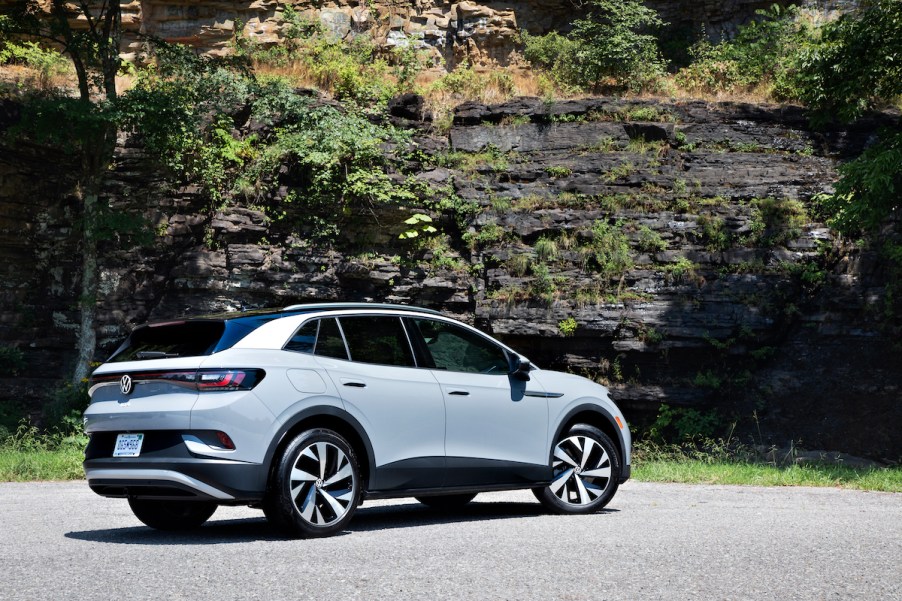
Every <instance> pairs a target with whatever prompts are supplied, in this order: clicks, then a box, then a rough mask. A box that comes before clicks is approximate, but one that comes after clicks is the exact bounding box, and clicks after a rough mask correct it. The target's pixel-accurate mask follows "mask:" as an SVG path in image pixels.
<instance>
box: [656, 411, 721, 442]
mask: <svg viewBox="0 0 902 601" xmlns="http://www.w3.org/2000/svg"><path fill="white" fill-rule="evenodd" d="M722 425H723V423H722V419H721V417H720V416H719V415H718V414H717V412H716V411H714V410H709V411H699V410H698V409H689V408H685V407H671V406H670V405H664V404H662V405H661V407H660V409H659V410H658V417H657V419H656V420H655V422H654V423H653V424H652V425H651V427H650V428H649V431H648V433H649V437H650V438H651V439H652V440H663V439H666V438H669V437H671V436H675V437H676V438H677V439H679V440H686V439H692V438H696V437H703V438H710V437H712V436H714V435H715V433H716V432H717V430H719V429H721V428H722Z"/></svg>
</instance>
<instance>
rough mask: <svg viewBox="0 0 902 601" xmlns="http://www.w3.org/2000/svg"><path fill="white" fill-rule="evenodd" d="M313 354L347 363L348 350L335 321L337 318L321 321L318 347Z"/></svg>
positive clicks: (317, 338) (317, 339) (317, 341)
mask: <svg viewBox="0 0 902 601" xmlns="http://www.w3.org/2000/svg"><path fill="white" fill-rule="evenodd" d="M313 354H314V355H319V356H320V357H332V358H333V359H344V360H346V361H347V359H348V350H347V348H346V347H345V341H344V338H342V336H341V330H340V329H338V322H337V321H335V318H333V317H329V318H327V319H321V320H319V334H318V335H317V337H316V346H315V347H314V349H313Z"/></svg>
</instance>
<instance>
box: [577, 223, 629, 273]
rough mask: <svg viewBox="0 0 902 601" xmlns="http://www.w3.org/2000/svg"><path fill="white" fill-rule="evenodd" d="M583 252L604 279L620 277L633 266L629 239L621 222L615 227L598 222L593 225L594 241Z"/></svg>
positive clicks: (614, 225)
mask: <svg viewBox="0 0 902 601" xmlns="http://www.w3.org/2000/svg"><path fill="white" fill-rule="evenodd" d="M583 250H584V252H585V253H586V254H587V255H588V256H589V257H591V259H592V265H593V267H594V268H595V269H596V270H597V271H599V272H600V273H601V274H602V275H603V276H604V277H608V278H610V277H619V276H621V275H623V274H624V273H625V272H626V271H628V270H629V269H631V268H632V266H633V258H632V255H631V254H630V245H629V239H628V238H627V237H626V234H624V233H623V224H622V223H620V222H619V221H618V222H617V223H615V224H613V225H611V224H609V223H607V222H605V221H596V222H595V223H594V224H593V225H592V241H591V243H590V244H589V245H588V246H587V247H586V248H585V249H583Z"/></svg>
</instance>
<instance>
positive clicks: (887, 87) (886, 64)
mask: <svg viewBox="0 0 902 601" xmlns="http://www.w3.org/2000/svg"><path fill="white" fill-rule="evenodd" d="M798 62H799V74H798V77H797V81H796V86H797V87H798V89H799V94H798V97H799V98H800V99H801V100H803V101H804V102H806V103H807V104H808V105H809V106H811V107H814V108H815V109H817V110H818V113H819V116H820V118H821V120H829V119H832V118H834V117H839V118H840V119H841V120H843V121H852V120H854V119H857V118H858V117H860V116H861V115H862V114H863V113H864V111H866V110H868V109H869V108H872V107H875V106H879V105H880V104H881V103H885V102H887V101H891V100H893V99H895V98H897V97H898V96H899V95H900V94H902V2H899V0H873V1H872V2H862V3H861V6H860V8H859V9H858V10H857V11H853V12H850V13H847V14H844V15H842V16H840V17H839V18H838V19H837V20H835V21H833V22H831V23H827V24H826V25H824V27H823V28H822V31H821V36H820V39H819V40H817V41H816V42H815V43H812V44H809V45H807V46H806V47H804V48H803V49H802V51H801V53H800V56H799V59H798Z"/></svg>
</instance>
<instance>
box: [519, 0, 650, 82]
mask: <svg viewBox="0 0 902 601" xmlns="http://www.w3.org/2000/svg"><path fill="white" fill-rule="evenodd" d="M587 6H588V14H587V16H586V18H584V19H577V20H576V21H574V22H573V28H572V30H571V32H570V33H569V34H568V35H567V36H566V37H565V36H561V35H560V34H557V33H551V34H548V35H545V36H530V35H525V36H524V37H523V40H524V44H525V50H524V56H525V58H526V59H527V60H529V61H530V62H531V63H533V64H534V65H536V66H539V67H543V68H545V69H547V70H548V71H549V72H550V73H551V74H552V76H553V77H554V78H555V79H556V80H558V81H559V82H560V83H561V84H563V85H565V86H571V87H578V88H582V89H586V90H592V89H600V88H605V87H614V88H619V89H630V90H640V89H643V88H648V87H651V86H653V85H654V84H655V83H656V82H657V80H658V79H659V78H660V77H662V76H663V74H664V64H665V63H664V59H663V58H662V57H661V53H660V51H659V50H658V47H657V39H656V38H655V36H654V35H653V34H652V33H651V32H653V31H655V30H657V29H659V28H661V27H662V26H664V22H663V21H662V20H661V18H660V17H659V16H658V14H657V13H656V12H655V11H654V10H652V9H650V8H648V7H646V6H645V5H644V4H643V3H642V2H640V1H639V0H589V1H588V3H587Z"/></svg>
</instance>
